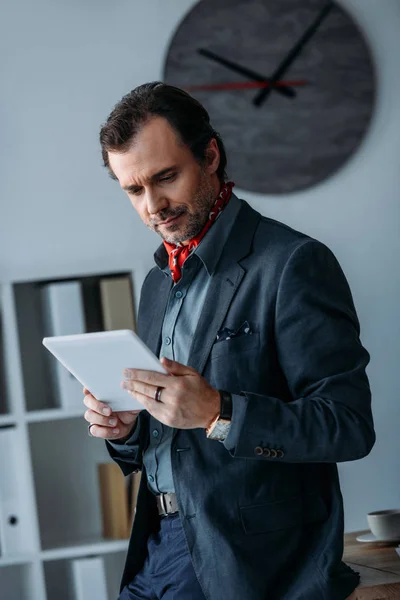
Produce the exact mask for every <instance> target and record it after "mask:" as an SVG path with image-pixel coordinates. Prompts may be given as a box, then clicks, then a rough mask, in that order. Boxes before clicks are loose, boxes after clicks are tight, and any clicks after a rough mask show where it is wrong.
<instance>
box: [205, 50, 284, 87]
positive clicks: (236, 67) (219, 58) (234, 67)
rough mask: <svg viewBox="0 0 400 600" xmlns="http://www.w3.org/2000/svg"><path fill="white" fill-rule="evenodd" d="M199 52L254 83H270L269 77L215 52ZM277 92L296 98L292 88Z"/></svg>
mask: <svg viewBox="0 0 400 600" xmlns="http://www.w3.org/2000/svg"><path fill="white" fill-rule="evenodd" d="M197 52H198V53H199V54H201V55H202V56H205V57H206V58H209V59H211V60H213V61H215V62H217V63H219V64H221V65H223V66H224V67H227V69H231V71H235V72H236V73H239V74H240V75H244V76H245V77H249V78H250V79H253V80H254V81H261V82H270V78H269V77H263V75H260V74H259V73H256V72H255V71H253V70H251V69H247V68H246V67H242V66H241V65H238V64H236V63H234V62H232V61H231V60H228V59H227V58H223V57H222V56H218V54H215V53H214V52H211V51H210V50H207V49H205V48H199V49H198V50H197ZM277 79H279V78H277ZM275 83H276V81H275V82H274V87H275ZM276 91H277V92H279V93H280V94H283V95H284V96H287V97H290V98H294V96H296V92H295V91H294V90H293V89H292V88H290V87H285V86H282V87H276Z"/></svg>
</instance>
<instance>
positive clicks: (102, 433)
mask: <svg viewBox="0 0 400 600" xmlns="http://www.w3.org/2000/svg"><path fill="white" fill-rule="evenodd" d="M90 433H91V435H92V436H93V437H97V438H101V439H103V440H116V439H118V438H120V437H123V436H122V435H121V430H120V429H119V427H116V428H112V427H102V426H101V425H92V427H91V428H90Z"/></svg>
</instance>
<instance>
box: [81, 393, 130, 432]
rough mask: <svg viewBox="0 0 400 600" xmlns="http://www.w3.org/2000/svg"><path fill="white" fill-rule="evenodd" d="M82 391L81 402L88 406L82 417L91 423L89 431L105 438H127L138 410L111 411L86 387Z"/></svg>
mask: <svg viewBox="0 0 400 600" xmlns="http://www.w3.org/2000/svg"><path fill="white" fill-rule="evenodd" d="M83 393H84V395H85V397H84V400H83V403H84V404H85V405H86V406H87V407H88V410H87V411H86V412H85V414H84V417H85V419H86V421H87V422H88V423H90V424H91V425H93V426H92V427H91V428H90V433H91V434H92V435H93V436H94V437H98V438H102V439H106V440H122V439H124V438H126V439H128V438H129V435H130V433H131V431H132V429H133V427H134V425H135V423H136V420H137V418H138V414H139V413H140V410H125V411H121V412H116V413H113V412H112V410H111V408H110V407H109V406H108V405H107V404H105V403H104V402H100V400H97V398H95V397H94V396H92V394H91V393H90V392H89V390H87V389H86V388H83Z"/></svg>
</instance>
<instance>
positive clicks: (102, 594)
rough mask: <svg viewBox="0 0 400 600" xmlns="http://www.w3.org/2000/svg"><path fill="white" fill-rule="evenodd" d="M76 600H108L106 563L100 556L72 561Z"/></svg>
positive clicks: (73, 587) (73, 586)
mask: <svg viewBox="0 0 400 600" xmlns="http://www.w3.org/2000/svg"><path fill="white" fill-rule="evenodd" d="M71 575H72V589H73V594H74V600H90V598H93V600H108V593H107V583H106V574H105V569H104V561H103V559H102V558H101V557H100V556H93V557H90V558H76V559H74V560H72V561H71Z"/></svg>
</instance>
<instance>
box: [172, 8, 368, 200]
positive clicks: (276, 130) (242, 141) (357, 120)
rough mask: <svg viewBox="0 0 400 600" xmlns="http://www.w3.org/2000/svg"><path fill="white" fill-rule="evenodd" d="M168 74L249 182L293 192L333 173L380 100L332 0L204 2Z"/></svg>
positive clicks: (180, 36) (179, 36)
mask: <svg viewBox="0 0 400 600" xmlns="http://www.w3.org/2000/svg"><path fill="white" fill-rule="evenodd" d="M164 79H165V81H166V82H167V83H170V84H173V85H177V86H178V87H182V88H184V89H187V90H188V91H189V92H190V93H191V94H192V95H193V96H194V97H195V98H197V99H198V100H199V101H200V102H201V103H202V104H204V106H205V107H206V109H207V110H208V112H209V114H210V117H211V122H212V124H213V125H214V127H215V129H216V130H217V131H218V132H219V133H220V134H221V137H222V139H223V141H224V144H225V146H226V149H227V155H228V174H229V177H230V178H232V179H233V180H234V181H235V182H236V184H237V185H238V186H239V187H241V188H244V189H248V190H251V191H254V192H260V193H270V194H279V193H289V192H293V191H296V190H302V189H304V188H307V187H309V186H312V185H315V184H316V183H318V182H321V181H322V180H324V179H325V178H327V177H328V176H330V175H332V174H333V173H335V172H336V171H337V170H338V169H339V168H340V167H341V166H342V165H343V164H344V163H345V162H346V161H347V160H348V159H349V157H350V156H351V155H352V153H353V152H354V151H355V150H356V149H357V147H358V146H359V144H360V141H361V140H362V138H363V137H364V135H365V132H366V130H367V128H368V126H369V123H370V120H371V115H372V112H373V107H374V90H375V77H374V69H373V64H372V60H371V56H370V53H369V50H368V47H367V44H366V42H365V40H364V38H363V35H362V33H361V31H360V29H359V28H358V27H357V25H356V24H355V23H354V21H353V20H352V18H351V16H350V15H349V14H348V13H346V12H345V11H344V10H343V9H341V8H340V7H339V6H338V5H337V4H336V3H334V2H327V1H326V0H202V1H201V2H199V3H198V4H197V5H196V6H195V7H194V8H193V9H192V11H191V12H190V13H189V14H188V15H187V16H186V18H185V19H184V20H183V21H182V23H181V24H180V25H179V27H178V29H177V31H176V33H175V35H174V37H173V39H172V42H171V45H170V48H169V51H168V54H167V59H166V63H165V72H164Z"/></svg>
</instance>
